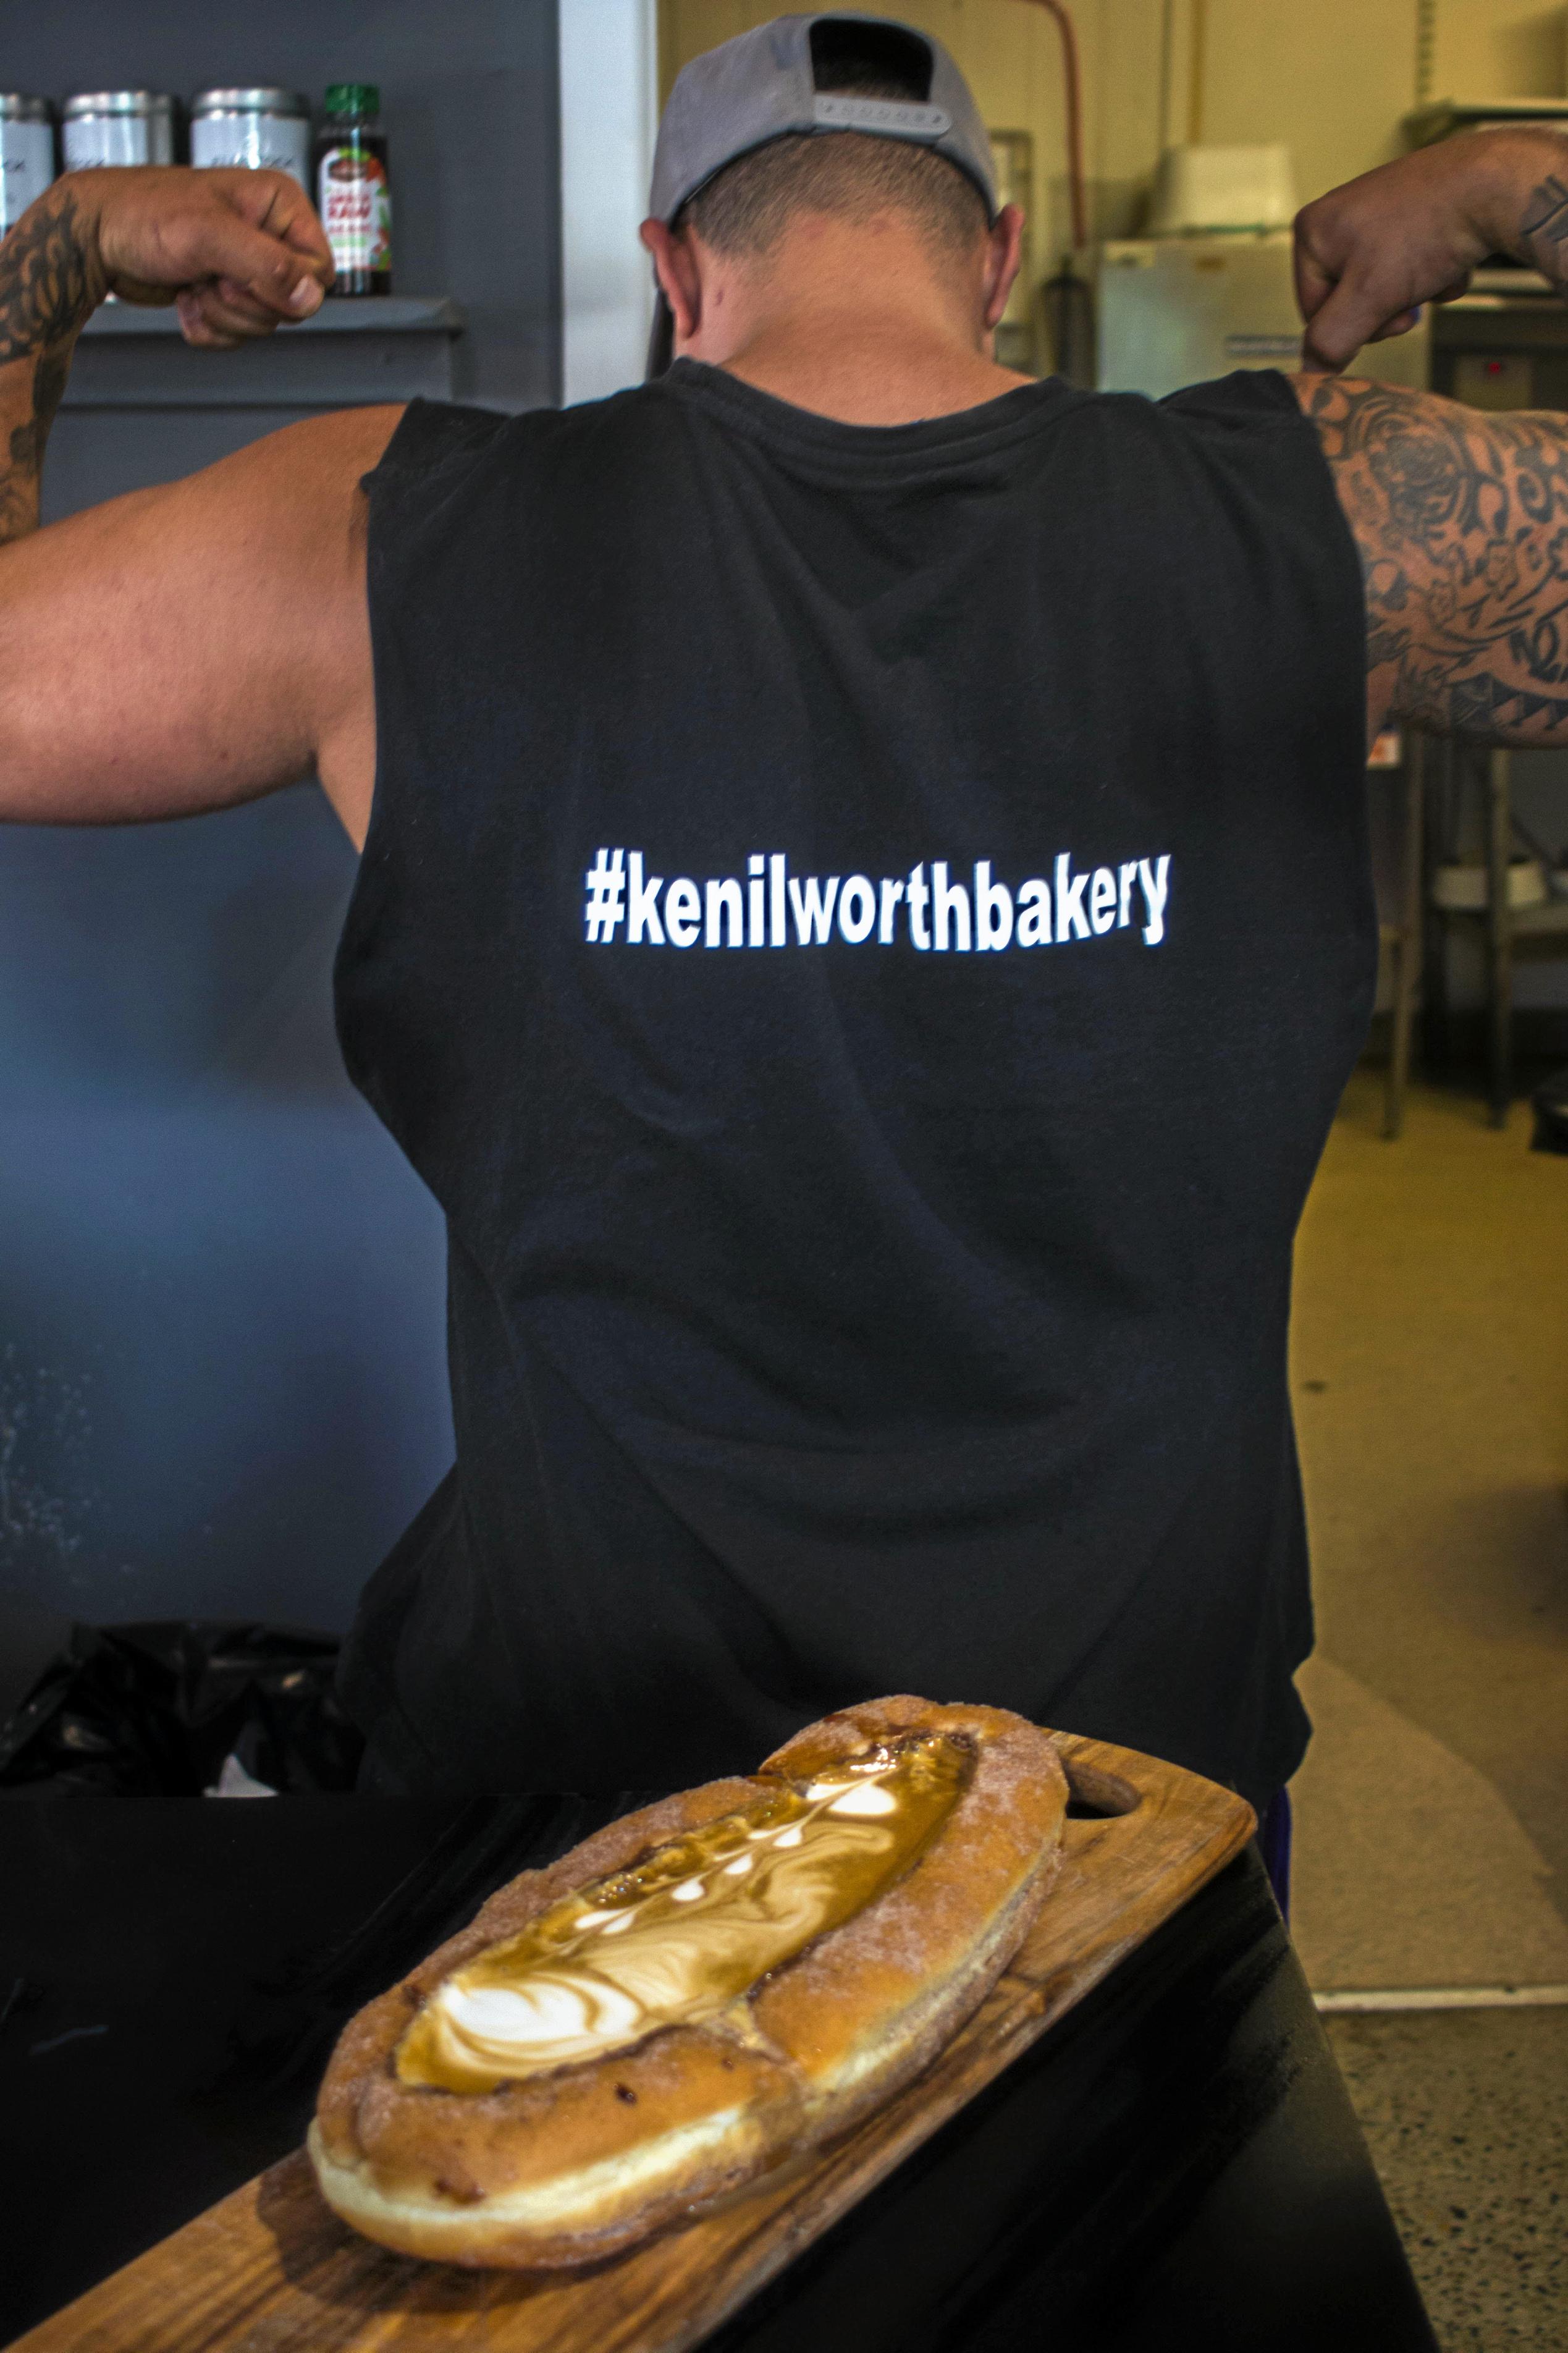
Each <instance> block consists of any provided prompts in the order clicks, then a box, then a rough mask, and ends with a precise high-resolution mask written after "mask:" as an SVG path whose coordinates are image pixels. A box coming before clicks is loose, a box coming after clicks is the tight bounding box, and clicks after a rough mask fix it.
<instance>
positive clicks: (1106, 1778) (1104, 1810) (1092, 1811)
mask: <svg viewBox="0 0 1568 2353" xmlns="http://www.w3.org/2000/svg"><path fill="white" fill-rule="evenodd" d="M1062 1767H1063V1770H1064V1771H1065V1772H1066V1774H1067V1777H1068V1791H1069V1792H1070V1794H1069V1796H1068V1811H1067V1818H1068V1821H1069V1822H1103V1821H1109V1820H1114V1818H1115V1817H1116V1816H1117V1815H1118V1814H1131V1813H1132V1812H1134V1811H1135V1810H1137V1808H1138V1807H1139V1806H1141V1805H1142V1802H1143V1792H1142V1789H1139V1788H1134V1786H1133V1784H1132V1783H1131V1781H1124V1780H1123V1779H1122V1778H1121V1774H1120V1773H1106V1772H1102V1771H1101V1769H1100V1767H1099V1766H1098V1765H1086V1764H1084V1763H1082V1762H1081V1761H1080V1759H1079V1758H1078V1757H1068V1756H1064V1757H1063V1758H1062Z"/></svg>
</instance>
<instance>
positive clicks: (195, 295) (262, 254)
mask: <svg viewBox="0 0 1568 2353" xmlns="http://www.w3.org/2000/svg"><path fill="white" fill-rule="evenodd" d="M35 215H46V216H49V225H50V228H51V230H52V232H53V235H52V237H50V239H49V242H50V243H51V244H53V245H55V246H56V248H57V250H58V244H59V240H60V237H61V232H62V231H63V232H64V233H65V237H66V238H67V239H68V242H69V243H70V245H72V246H74V248H75V254H74V257H73V259H74V260H75V263H76V269H75V271H74V272H73V273H72V274H74V275H76V277H77V279H78V282H79V285H80V287H81V290H82V292H83V294H84V295H85V296H86V298H87V301H88V307H89V308H90V307H91V305H92V304H93V303H94V302H97V301H102V299H103V297H104V295H105V294H110V293H112V294H117V295H118V296H119V297H120V299H121V301H122V302H138V303H154V304H166V303H171V302H172V303H174V305H175V306H176V307H177V309H178V311H179V313H180V325H181V328H182V331H183V332H184V338H185V341H186V342H187V343H195V344H198V345H202V346H205V348H207V349H209V350H215V351H223V350H228V349H231V348H232V347H233V346H234V345H235V344H237V343H244V342H246V341H247V339H248V338H250V337H251V336H255V335H269V334H271V333H272V332H273V330H274V329H275V328H277V327H279V326H281V325H283V324H284V323H285V322H287V321H289V320H291V319H304V318H308V317H309V316H310V312H311V311H314V310H316V309H317V308H318V307H319V306H320V303H321V296H322V294H323V293H324V292H325V290H326V289H327V288H328V287H329V286H330V285H331V282H332V254H331V247H330V246H329V244H328V243H327V239H326V234H325V232H324V231H323V229H322V227H321V222H320V221H319V220H318V219H317V217H316V215H315V213H314V211H313V210H312V209H311V206H310V199H309V198H308V197H307V196H306V195H305V194H304V192H303V190H302V189H301V188H300V185H299V184H298V182H297V181H294V180H291V179H290V178H289V176H288V174H287V173H284V172H247V171H223V170H217V171H202V172H196V171H191V170H188V169H185V168H183V167H179V166H173V165H170V166H163V165H152V166H147V167H141V166H135V167H131V168H122V169H114V170H105V171H96V172H68V173H67V174H65V175H64V177H63V178H61V179H59V180H57V181H56V182H55V184H54V185H53V186H52V187H51V188H50V189H48V190H47V193H46V194H45V195H43V196H41V197H40V198H39V199H38V202H37V205H36V206H32V207H31V208H30V211H29V212H28V213H27V214H25V215H24V216H23V217H22V219H21V220H20V221H18V223H17V224H16V229H15V230H14V231H13V233H12V235H13V237H15V238H16V239H17V240H18V241H21V240H24V238H25V237H26V231H27V228H28V225H29V222H30V221H32V219H33V216H35ZM6 242H7V244H9V243H10V242H11V239H9V238H8V239H7V240H6ZM0 250H3V248H0Z"/></svg>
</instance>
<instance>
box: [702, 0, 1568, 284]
mask: <svg viewBox="0 0 1568 2353" xmlns="http://www.w3.org/2000/svg"><path fill="white" fill-rule="evenodd" d="M1069 5H1071V7H1072V13H1073V18H1074V22H1075V23H1076V25H1077V26H1078V32H1079V47H1080V50H1081V53H1082V60H1083V75H1084V84H1085V90H1084V98H1085V123H1084V146H1085V166H1086V171H1087V174H1088V176H1089V184H1090V196H1091V206H1090V227H1091V234H1093V235H1097V236H1102V237H1104V236H1112V237H1114V236H1126V235H1128V234H1129V233H1131V231H1133V230H1135V229H1136V228H1137V227H1139V226H1140V216H1141V212H1142V204H1143V200H1144V196H1145V195H1146V192H1147V188H1148V185H1149V178H1150V174H1151V173H1152V169H1153V165H1154V162H1155V158H1156V156H1157V155H1158V153H1159V151H1160V149H1161V147H1162V146H1163V145H1164V144H1166V143H1169V142H1171V141H1175V140H1182V139H1184V138H1186V137H1187V135H1188V132H1189V129H1190V126H1191V121H1192V112H1191V109H1192V99H1193V91H1192V89H1191V86H1190V76H1189V71H1188V67H1189V60H1190V57H1191V53H1192V34H1193V29H1194V28H1193V11H1194V6H1197V7H1199V8H1200V9H1201V11H1202V16H1203V53H1204V72H1203V77H1202V88H1201V92H1200V115H1201V125H1200V127H1201V132H1202V136H1203V137H1204V138H1205V140H1212V141H1215V142H1221V143H1231V142H1236V143H1238V144H1244V143H1249V142H1255V141H1259V142H1260V141H1275V140H1280V141H1283V142H1285V144H1286V145H1288V146H1289V148H1290V150H1291V152H1292V154H1293V156H1294V159H1295V166H1296V184H1297V193H1298V195H1299V196H1300V199H1301V201H1302V202H1305V201H1306V199H1307V198H1308V197H1310V196H1314V195H1321V192H1322V191H1323V189H1325V188H1331V187H1333V186H1334V185H1336V184H1337V183H1338V182H1339V181H1341V180H1345V179H1349V178H1351V177H1352V174H1355V173H1357V172H1363V171H1365V170H1367V169H1368V168H1369V167H1370V166H1371V165H1372V164H1379V163H1382V162H1384V161H1385V160H1386V158H1387V157H1389V156H1390V155H1394V154H1397V153H1399V152H1400V147H1401V143H1402V142H1401V140H1400V133H1399V125H1400V121H1401V119H1402V117H1403V116H1405V114H1407V113H1408V112H1409V111H1410V110H1411V108H1412V107H1413V106H1414V105H1415V101H1416V98H1417V79H1416V77H1417V33H1418V26H1419V22H1420V18H1421V14H1422V9H1421V0H1069ZM779 13H780V11H779V8H778V6H777V5H769V0H661V5H660V64H661V69H662V74H663V82H664V88H665V89H666V90H668V87H669V83H670V82H671V80H673V79H674V77H675V75H676V73H677V72H678V71H679V69H680V67H681V66H682V65H684V64H685V63H686V61H687V59H688V58H691V57H695V56H696V55H697V54H698V52H699V51H700V50H702V49H706V48H711V47H713V46H714V45H715V44H716V43H717V42H719V41H723V40H728V39H729V38H730V37H731V34H734V33H740V32H744V31H745V30H746V29H747V28H748V27H749V26H752V25H758V24H762V23H764V22H765V21H766V19H767V18H768V17H769V16H776V15H777V14H779ZM886 13H887V14H889V16H891V15H897V16H901V17H903V18H904V19H906V20H907V21H908V22H909V23H910V24H912V25H918V26H921V29H922V30H924V31H927V32H931V33H934V34H935V35H936V37H938V39H940V40H942V41H943V42H945V43H946V45H947V47H949V48H950V49H951V50H952V53H953V55H954V56H955V57H956V58H957V59H958V61H959V64H960V65H961V66H962V67H963V70H964V72H965V73H966V74H967V76H968V77H969V79H970V82H971V84H972V86H973V90H974V94H975V97H976V99H977V100H978V101H979V104H980V109H981V111H982V113H983V114H984V117H985V119H986V121H987V122H988V123H989V124H990V125H991V127H992V128H993V129H994V130H998V131H1000V130H1012V131H1016V130H1023V131H1028V132H1032V133H1033V136H1034V142H1035V208H1036V213H1037V235H1036V239H1035V252H1034V263H1035V269H1036V271H1037V274H1038V275H1040V276H1044V275H1046V274H1047V271H1048V269H1049V268H1050V266H1051V262H1052V259H1053V258H1054V256H1055V255H1056V254H1057V253H1058V252H1059V251H1060V250H1061V249H1062V248H1063V247H1064V246H1065V245H1066V243H1067V241H1068V208H1067V197H1066V188H1065V183H1064V178H1063V172H1064V161H1065V142H1064V139H1063V134H1062V110H1061V69H1060V61H1059V49H1058V39H1057V33H1056V28H1055V26H1054V25H1053V24H1052V22H1051V20H1050V18H1049V17H1048V16H1047V15H1046V13H1045V11H1044V10H1043V9H1040V8H1037V7H1034V6H1031V5H1028V0H907V5H895V6H893V7H889V9H888V10H887V12H886ZM1564 14H1565V12H1564V9H1563V7H1562V6H1560V5H1559V6H1553V7H1543V6H1541V5H1535V6H1533V7H1532V6H1530V5H1521V0H1430V61H1429V81H1430V88H1429V90H1428V91H1427V92H1426V95H1429V96H1431V97H1498V96H1511V95H1521V96H1523V95H1529V96H1532V97H1538V96H1541V95H1543V94H1546V93H1548V92H1551V91H1554V90H1555V91H1561V90H1563V70H1564V56H1563V26H1564ZM1167 25H1168V26H1169V31H1170V47H1171V57H1170V70H1169V73H1168V76H1166V77H1165V81H1166V100H1167V102H1166V114H1167V118H1168V119H1167V122H1166V124H1165V125H1164V126H1162V124H1161V121H1160V112H1161V87H1162V71H1161V59H1162V43H1163V31H1164V28H1165V27H1166V26H1167Z"/></svg>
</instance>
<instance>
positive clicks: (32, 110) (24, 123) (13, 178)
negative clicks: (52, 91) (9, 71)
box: [0, 90, 55, 237]
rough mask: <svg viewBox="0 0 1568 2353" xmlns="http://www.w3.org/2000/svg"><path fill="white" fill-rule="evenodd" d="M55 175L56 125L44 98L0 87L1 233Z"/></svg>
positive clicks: (0, 233) (2, 235) (1, 235)
mask: <svg viewBox="0 0 1568 2353" xmlns="http://www.w3.org/2000/svg"><path fill="white" fill-rule="evenodd" d="M54 176H55V125H54V118H53V116H52V115H51V114H50V112H49V102H48V100H47V99H46V98H24V97H23V96H22V94H21V92H20V91H19V90H0V237H4V236H5V232H6V230H7V229H8V228H10V227H12V226H13V225H14V224H15V223H16V221H19V220H20V219H21V217H22V215H23V214H24V213H25V212H26V209H27V206H29V205H30V204H31V203H32V201H33V199H34V197H35V196H41V195H43V193H44V190H45V189H46V188H47V186H48V185H49V182H50V181H51V180H52V179H53V178H54Z"/></svg>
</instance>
